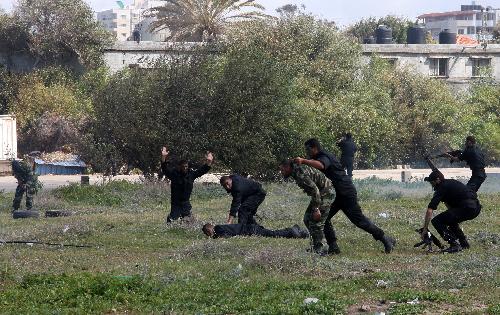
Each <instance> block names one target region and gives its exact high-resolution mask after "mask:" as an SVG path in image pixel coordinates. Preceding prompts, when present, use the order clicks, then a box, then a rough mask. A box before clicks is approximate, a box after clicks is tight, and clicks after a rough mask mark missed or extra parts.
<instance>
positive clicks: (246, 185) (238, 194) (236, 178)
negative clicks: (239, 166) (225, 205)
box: [229, 174, 266, 217]
mask: <svg viewBox="0 0 500 315" xmlns="http://www.w3.org/2000/svg"><path fill="white" fill-rule="evenodd" d="M230 177H231V180H232V181H233V184H232V187H231V191H230V193H231V196H233V202H232V203H231V210H230V211H229V214H230V215H231V216H233V217H235V216H236V214H237V213H238V211H239V209H240V206H241V203H242V202H243V201H245V199H247V198H248V197H250V196H252V195H258V194H266V192H265V191H264V189H262V185H261V184H260V183H259V182H256V181H254V180H251V179H248V178H244V177H242V176H240V175H237V174H234V175H231V176H230Z"/></svg>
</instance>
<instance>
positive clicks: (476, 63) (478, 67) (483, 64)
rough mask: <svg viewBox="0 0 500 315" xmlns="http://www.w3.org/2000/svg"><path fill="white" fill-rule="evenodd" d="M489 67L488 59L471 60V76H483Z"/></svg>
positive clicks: (489, 61) (489, 60)
mask: <svg viewBox="0 0 500 315" xmlns="http://www.w3.org/2000/svg"><path fill="white" fill-rule="evenodd" d="M490 67H491V59H490V58H472V76H473V77H481V76H484V75H485V74H486V73H487V71H488V69H490Z"/></svg>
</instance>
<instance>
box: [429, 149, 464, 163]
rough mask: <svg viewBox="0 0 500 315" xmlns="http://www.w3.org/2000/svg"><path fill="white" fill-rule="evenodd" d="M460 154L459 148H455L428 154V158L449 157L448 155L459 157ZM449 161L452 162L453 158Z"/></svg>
mask: <svg viewBox="0 0 500 315" xmlns="http://www.w3.org/2000/svg"><path fill="white" fill-rule="evenodd" d="M460 154H462V151H461V150H455V151H449V152H445V153H441V154H438V155H436V156H429V158H430V159H435V158H449V157H450V155H451V156H452V157H459V156H460ZM450 163H453V160H451V161H450Z"/></svg>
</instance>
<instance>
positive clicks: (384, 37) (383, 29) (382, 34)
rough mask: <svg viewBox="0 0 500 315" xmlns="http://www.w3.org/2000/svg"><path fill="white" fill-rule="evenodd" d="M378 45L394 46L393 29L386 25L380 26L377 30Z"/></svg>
mask: <svg viewBox="0 0 500 315" xmlns="http://www.w3.org/2000/svg"><path fill="white" fill-rule="evenodd" d="M375 36H376V37H377V44H392V29H391V28H390V27H387V26H385V25H380V26H379V27H377V29H376V30H375Z"/></svg>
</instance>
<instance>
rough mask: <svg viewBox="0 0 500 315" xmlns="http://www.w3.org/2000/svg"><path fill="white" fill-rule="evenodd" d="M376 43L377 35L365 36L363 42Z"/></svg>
mask: <svg viewBox="0 0 500 315" xmlns="http://www.w3.org/2000/svg"><path fill="white" fill-rule="evenodd" d="M375 43H376V41H375V37H373V36H370V37H365V38H364V39H363V44H375Z"/></svg>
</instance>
